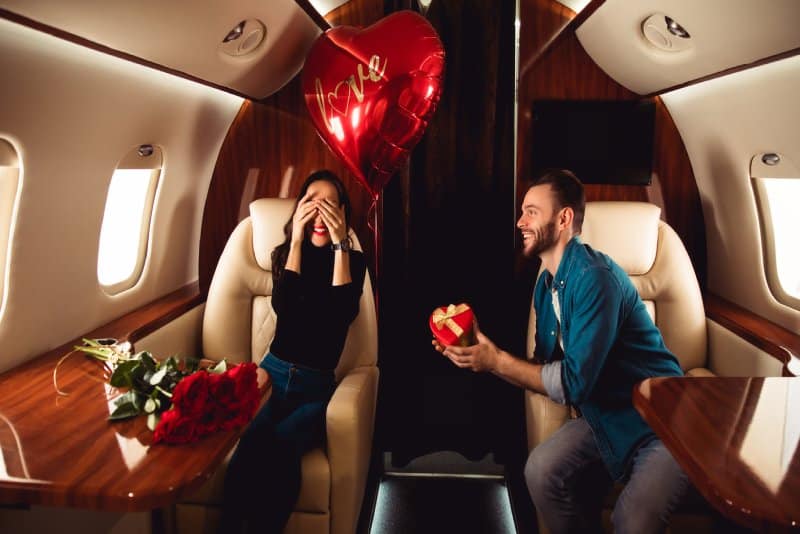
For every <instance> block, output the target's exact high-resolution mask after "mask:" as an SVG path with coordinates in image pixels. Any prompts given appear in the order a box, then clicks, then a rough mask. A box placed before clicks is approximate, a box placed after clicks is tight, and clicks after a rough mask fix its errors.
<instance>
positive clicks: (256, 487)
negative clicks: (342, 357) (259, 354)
mask: <svg viewBox="0 0 800 534" xmlns="http://www.w3.org/2000/svg"><path fill="white" fill-rule="evenodd" d="M260 366H261V367H262V368H264V369H265V370H266V371H267V372H268V373H269V375H270V378H271V379H272V393H271V395H270V398H269V400H268V401H267V402H266V404H264V406H263V407H262V408H261V410H259V412H258V413H257V414H256V416H255V417H254V418H253V421H252V422H251V423H250V425H249V426H248V427H247V430H245V432H244V434H242V438H241V439H240V440H239V445H238V446H237V448H236V451H235V452H234V453H233V456H232V457H231V460H230V462H229V464H228V470H227V472H226V475H225V491H224V496H223V506H222V518H221V520H220V527H219V532H224V533H228V532H274V533H279V532H282V531H283V528H284V526H285V525H286V522H287V521H288V519H289V516H290V515H291V513H292V509H293V508H294V505H295V503H296V502H297V497H298V495H299V494H300V483H301V480H300V477H301V476H300V459H301V458H302V456H303V454H305V453H306V452H308V451H309V450H311V449H312V448H314V447H316V446H318V445H321V444H322V443H323V442H324V440H325V413H326V410H327V406H328V401H330V398H331V396H332V395H333V392H334V390H335V389H336V382H335V377H334V374H333V371H332V370H331V371H321V370H316V369H309V368H305V367H301V366H297V365H294V364H292V363H290V362H287V361H284V360H281V359H280V358H278V357H276V356H275V355H273V354H271V353H268V354H267V355H266V356H264V358H263V359H262V360H261V364H260Z"/></svg>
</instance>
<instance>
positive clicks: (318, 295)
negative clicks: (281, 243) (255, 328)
mask: <svg viewBox="0 0 800 534" xmlns="http://www.w3.org/2000/svg"><path fill="white" fill-rule="evenodd" d="M348 254H350V278H351V279H352V282H350V283H348V284H344V285H341V286H333V285H332V284H333V260H334V252H333V251H332V250H331V249H330V247H315V246H314V245H312V244H311V243H310V242H308V241H304V242H303V245H302V251H301V258H300V274H298V273H296V272H294V271H290V270H288V269H285V270H284V271H283V274H282V275H281V277H280V278H279V279H278V281H277V282H276V283H275V286H274V287H273V289H272V308H273V309H274V310H275V313H276V314H277V316H278V318H277V323H276V326H275V339H274V340H273V341H272V345H271V347H270V352H272V353H273V354H274V355H275V356H277V357H278V358H280V359H282V360H285V361H288V362H292V363H296V364H298V365H302V366H305V367H312V368H314V369H331V370H332V369H334V368H335V367H336V365H337V364H338V363H339V357H340V356H341V354H342V348H343V347H344V341H345V338H346V337H347V330H348V328H349V327H350V323H352V322H353V319H355V317H356V315H358V302H359V299H360V298H361V292H362V289H363V287H364V273H365V272H366V262H365V260H364V254H363V253H361V252H358V251H355V250H353V251H350V252H349V253H348Z"/></svg>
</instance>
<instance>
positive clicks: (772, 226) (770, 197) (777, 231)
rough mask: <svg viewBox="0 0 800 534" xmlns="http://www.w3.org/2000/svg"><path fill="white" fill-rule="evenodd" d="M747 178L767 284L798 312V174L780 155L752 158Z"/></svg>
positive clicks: (799, 285)
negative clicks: (759, 231)
mask: <svg viewBox="0 0 800 534" xmlns="http://www.w3.org/2000/svg"><path fill="white" fill-rule="evenodd" d="M750 170H751V175H752V177H753V183H754V186H755V190H756V197H757V199H758V207H759V215H760V217H761V226H762V234H763V239H764V256H765V257H764V260H765V262H764V263H765V265H766V267H767V281H768V283H769V286H770V289H771V290H772V293H773V294H774V295H775V298H776V299H778V300H779V301H781V302H783V303H784V304H787V305H789V306H792V307H794V308H796V309H800V248H798V247H797V234H796V231H797V228H800V210H798V209H797V206H798V204H800V172H798V169H797V167H795V166H794V165H793V164H792V162H791V161H789V160H788V159H787V158H786V157H785V156H781V155H780V154H775V153H768V154H763V155H759V156H756V157H754V158H753V161H752V162H751V168H750Z"/></svg>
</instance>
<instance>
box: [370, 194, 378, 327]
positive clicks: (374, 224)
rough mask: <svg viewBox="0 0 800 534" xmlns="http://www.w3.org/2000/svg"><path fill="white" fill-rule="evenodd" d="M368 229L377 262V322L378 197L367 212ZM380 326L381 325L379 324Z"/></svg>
mask: <svg viewBox="0 0 800 534" xmlns="http://www.w3.org/2000/svg"><path fill="white" fill-rule="evenodd" d="M367 227H369V229H370V230H372V236H373V242H372V252H373V256H374V260H375V263H374V265H375V280H374V284H375V319H376V321H377V319H378V315H379V310H380V308H379V307H378V302H379V300H378V293H379V288H380V279H379V278H378V269H379V266H378V265H379V262H380V251H379V250H378V247H379V246H380V237H379V230H378V195H375V196H374V197H373V198H372V204H370V206H369V210H367ZM379 324H380V323H379Z"/></svg>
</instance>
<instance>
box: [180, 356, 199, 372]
mask: <svg viewBox="0 0 800 534" xmlns="http://www.w3.org/2000/svg"><path fill="white" fill-rule="evenodd" d="M183 367H184V371H185V372H186V374H187V375H188V374H192V373H194V372H195V371H197V370H198V369H200V359H199V358H192V357H187V358H184V359H183Z"/></svg>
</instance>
